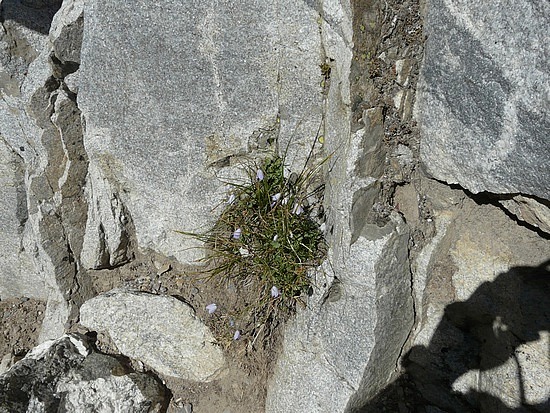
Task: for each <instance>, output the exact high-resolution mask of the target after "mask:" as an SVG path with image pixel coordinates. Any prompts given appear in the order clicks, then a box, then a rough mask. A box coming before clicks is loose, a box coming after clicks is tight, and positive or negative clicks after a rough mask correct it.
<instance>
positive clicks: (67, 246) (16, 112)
mask: <svg viewBox="0 0 550 413" xmlns="http://www.w3.org/2000/svg"><path fill="white" fill-rule="evenodd" d="M16 3H20V2H9V1H8V2H3V3H2V8H3V13H4V14H3V19H6V20H5V21H3V23H2V25H3V37H2V40H1V42H0V44H1V45H2V51H1V54H2V56H1V59H0V61H1V63H2V67H1V73H2V76H3V77H4V78H9V82H8V83H3V84H4V85H8V86H9V87H8V89H9V90H6V89H4V91H3V96H2V100H0V116H1V118H0V119H1V124H2V132H1V133H2V141H3V142H4V143H5V145H6V148H2V151H3V152H5V153H9V152H11V155H10V156H11V158H12V161H10V162H11V165H12V167H11V174H12V177H11V178H10V179H11V180H12V185H11V187H12V188H15V191H16V193H18V194H20V196H19V199H18V200H17V202H15V201H14V198H13V194H14V192H13V190H10V189H9V187H7V188H4V187H3V188H2V191H5V190H6V195H7V197H6V198H5V200H3V201H2V202H3V203H9V205H8V206H7V209H11V212H10V214H8V215H7V217H9V216H12V217H14V218H17V217H18V218H17V220H16V221H12V220H10V223H9V224H5V225H3V228H2V231H7V232H8V234H7V235H8V237H9V238H10V239H11V241H10V242H11V246H8V247H9V248H11V250H10V256H11V257H12V258H9V257H8V256H3V257H4V258H3V260H5V261H7V262H6V264H8V265H2V270H1V272H0V274H1V275H0V279H2V280H7V281H6V282H7V283H9V284H10V285H11V287H10V290H9V295H12V296H17V295H19V296H30V297H35V298H40V299H45V300H47V303H48V304H47V308H46V316H45V318H44V326H43V329H42V333H41V336H40V339H41V340H45V339H48V338H54V337H59V335H61V334H62V332H63V330H64V326H65V324H66V323H67V322H68V321H70V319H71V317H73V316H75V315H76V314H75V310H76V306H75V304H77V303H79V302H80V301H82V297H85V296H87V295H88V294H89V293H90V291H89V286H88V284H87V281H86V278H81V275H82V273H81V272H79V269H80V265H79V256H80V251H81V249H82V237H83V233H84V225H85V216H86V209H87V208H86V201H85V196H84V191H83V187H84V179H85V177H86V173H87V157H86V155H85V152H84V146H83V141H82V127H81V121H80V112H79V110H78V108H77V106H76V98H75V96H74V94H72V93H70V92H68V91H67V90H66V89H65V86H64V82H63V79H64V77H65V76H67V75H68V74H69V73H71V72H74V71H75V70H76V69H77V68H78V55H79V50H80V44H79V39H80V37H79V33H81V26H80V25H79V23H78V22H80V21H81V20H82V11H83V10H82V2H79V1H66V2H64V3H63V6H62V7H61V9H60V10H59V12H58V13H57V14H56V16H55V17H53V15H54V13H53V12H52V10H54V9H55V10H54V11H57V9H59V6H60V5H61V2H36V4H33V5H30V3H28V2H26V3H25V4H22V3H21V4H19V5H18V4H16ZM12 9H13V10H12ZM10 10H11V11H10ZM8 16H12V18H8ZM52 17H53V19H52ZM32 18H35V19H36V22H35V23H36V24H34V25H33V24H31V23H30V21H31V20H32ZM48 19H49V20H48ZM38 23H40V27H38V26H37V24H38ZM50 26H51V27H50ZM43 28H47V29H46V31H45V33H47V32H48V30H50V29H51V31H50V34H49V35H48V36H46V35H45V34H44V31H43V30H42V29H43ZM56 56H57V57H56ZM6 151H7V152H6ZM4 156H5V155H3V157H4ZM14 159H15V160H16V161H15V163H13V160H14ZM14 165H15V167H14ZM14 168H15V169H14ZM8 170H10V169H9V168H8ZM14 173H15V174H16V175H17V174H19V175H17V176H15V175H13V174H14ZM14 185H16V186H14ZM2 198H4V197H2ZM25 209H26V211H25ZM17 222H19V224H17ZM17 225H19V227H20V228H19V229H17V234H16V233H14V228H15V226H17ZM16 244H18V245H19V250H18V251H17V252H16V251H14V249H13V248H14V246H15V245H16ZM13 254H15V255H13ZM13 257H17V262H18V268H17V270H15V271H14V270H13V265H9V260H10V259H11V260H13ZM0 293H1V294H2V296H3V297H4V296H6V294H7V292H6V291H1V292H0Z"/></svg>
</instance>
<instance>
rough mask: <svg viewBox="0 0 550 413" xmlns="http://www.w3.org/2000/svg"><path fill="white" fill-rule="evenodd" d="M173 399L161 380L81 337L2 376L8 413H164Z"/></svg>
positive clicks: (52, 344) (48, 346)
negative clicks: (104, 351)
mask: <svg viewBox="0 0 550 413" xmlns="http://www.w3.org/2000/svg"><path fill="white" fill-rule="evenodd" d="M168 397H169V392H168V391H167V389H166V388H165V387H164V386H163V385H162V384H160V382H159V381H158V380H157V379H155V378H154V377H152V376H149V375H146V374H143V373H136V372H133V371H132V370H131V369H130V368H129V366H127V365H125V364H122V363H121V362H120V361H118V360H117V359H116V358H114V357H111V356H107V355H104V354H100V353H97V352H95V351H94V350H93V349H92V347H91V346H90V345H89V344H88V342H87V341H86V339H83V338H81V337H78V336H75V335H66V336H63V337H61V338H59V339H57V340H49V341H46V342H44V343H42V344H41V345H39V346H38V347H35V348H34V349H33V350H32V351H31V352H30V353H28V354H27V356H26V357H25V358H24V359H22V360H20V361H19V362H17V363H16V364H14V365H13V366H12V367H11V369H10V370H8V371H7V372H6V373H4V374H3V375H1V376H0V412H2V413H13V412H27V413H40V412H89V413H92V412H105V413H107V412H129V413H147V412H160V411H165V407H166V405H167V404H168V400H167V398H168Z"/></svg>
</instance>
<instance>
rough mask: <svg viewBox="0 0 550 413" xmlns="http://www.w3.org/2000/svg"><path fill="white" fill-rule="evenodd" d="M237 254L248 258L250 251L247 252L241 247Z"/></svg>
mask: <svg viewBox="0 0 550 413" xmlns="http://www.w3.org/2000/svg"><path fill="white" fill-rule="evenodd" d="M239 254H241V256H243V257H248V256H249V255H250V251H248V250H247V249H246V248H244V247H241V248H239Z"/></svg>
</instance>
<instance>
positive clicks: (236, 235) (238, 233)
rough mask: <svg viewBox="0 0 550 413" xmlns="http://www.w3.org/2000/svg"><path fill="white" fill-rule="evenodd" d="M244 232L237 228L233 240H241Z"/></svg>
mask: <svg viewBox="0 0 550 413" xmlns="http://www.w3.org/2000/svg"><path fill="white" fill-rule="evenodd" d="M242 232H243V231H242V230H241V229H240V228H237V229H236V230H235V232H234V233H233V239H239V238H241V234H242Z"/></svg>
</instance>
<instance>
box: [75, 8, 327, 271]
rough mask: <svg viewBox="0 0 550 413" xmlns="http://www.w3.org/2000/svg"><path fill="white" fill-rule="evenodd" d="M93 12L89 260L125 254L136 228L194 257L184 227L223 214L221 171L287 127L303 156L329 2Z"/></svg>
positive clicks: (88, 98)
mask: <svg viewBox="0 0 550 413" xmlns="http://www.w3.org/2000/svg"><path fill="white" fill-rule="evenodd" d="M85 16H86V18H85V22H84V41H83V46H82V66H81V73H80V76H81V87H80V89H79V95H78V102H79V107H80V109H81V110H82V112H83V117H84V119H85V120H86V131H85V145H86V151H87V154H88V156H89V158H90V169H89V174H88V183H87V188H88V193H89V197H90V201H91V202H90V204H89V210H88V221H87V226H86V236H85V240H84V254H83V259H84V264H85V265H86V266H87V267H88V268H104V267H109V266H114V265H119V264H121V263H123V262H124V261H125V260H127V258H128V255H129V254H128V253H127V252H126V250H127V248H128V238H129V236H130V235H132V232H133V231H135V237H136V238H137V243H138V246H139V247H140V248H150V249H153V250H155V251H158V252H160V253H163V254H165V255H167V256H173V257H175V258H177V259H178V260H180V261H182V262H189V261H192V260H194V259H195V258H197V256H198V255H197V254H198V251H199V250H197V249H190V248H189V247H193V246H197V242H196V241H195V240H193V239H189V238H185V237H182V236H181V235H179V234H177V233H176V230H185V231H197V230H203V229H204V228H205V227H206V226H207V225H210V224H211V223H212V222H213V220H214V219H215V215H216V214H215V213H213V212H212V211H213V209H214V208H215V207H216V206H217V205H219V204H220V202H222V201H223V199H224V197H225V196H226V194H225V190H226V188H225V184H224V183H223V182H222V181H221V180H219V179H217V176H219V175H220V174H221V175H224V174H225V175H227V171H225V170H226V169H228V167H230V166H231V165H234V164H235V163H239V162H240V161H242V160H243V157H245V156H246V155H248V154H250V153H251V152H254V153H257V152H255V151H256V150H259V151H262V150H268V149H269V146H270V144H272V143H273V142H274V139H275V138H276V137H278V143H279V146H280V148H281V151H284V150H285V148H286V147H287V143H288V142H289V140H292V141H293V142H292V143H293V144H292V146H291V150H290V151H289V152H288V162H289V163H294V164H295V165H299V166H301V165H300V160H301V161H303V160H304V159H305V157H306V155H307V153H308V150H309V146H308V145H310V144H311V143H312V142H313V141H314V139H315V135H316V132H317V130H318V127H319V124H320V122H321V107H322V105H321V103H322V93H321V91H322V90H321V86H320V82H321V78H322V75H321V70H320V68H319V65H320V64H321V63H322V62H321V48H320V37H319V27H318V23H317V17H318V14H317V12H316V11H315V10H314V9H312V8H310V7H309V6H308V5H307V4H306V3H304V2H294V1H290V0H277V1H272V2H261V3H258V2H256V1H245V2H240V3H238V4H235V2H231V1H222V2H219V1H210V0H209V1H186V2H181V1H176V0H162V1H156V2H154V3H151V2H149V1H146V0H140V1H139V2H137V3H136V2H134V3H128V2H126V1H106V0H94V1H89V2H87V3H86V7H85ZM272 149H273V148H272ZM239 160H240V161H239ZM229 169H230V168H229Z"/></svg>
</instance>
